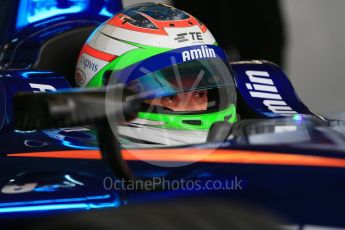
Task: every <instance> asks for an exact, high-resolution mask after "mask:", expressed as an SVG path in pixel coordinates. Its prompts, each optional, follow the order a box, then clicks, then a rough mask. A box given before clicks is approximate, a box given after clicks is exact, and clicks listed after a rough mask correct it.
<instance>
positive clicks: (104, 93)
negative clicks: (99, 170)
mask: <svg viewBox="0 0 345 230" xmlns="http://www.w3.org/2000/svg"><path fill="white" fill-rule="evenodd" d="M128 94H131V92H130V91H129V90H128V89H126V88H125V87H123V86H122V85H117V86H113V87H107V88H100V89H70V90H65V91H58V92H50V93H18V94H17V95H16V96H15V98H14V123H15V128H16V129H19V130H33V129H36V130H37V129H51V128H63V127H77V126H94V127H95V128H96V130H97V137H98V143H99V147H100V150H101V153H102V158H103V160H105V161H106V162H107V163H108V164H109V165H110V167H111V168H112V169H113V171H114V172H115V174H116V176H118V177H119V178H121V179H125V180H134V176H133V174H132V173H131V171H130V169H129V167H128V166H127V163H126V162H125V161H124V159H123V158H122V155H121V147H120V143H119V142H118V140H117V138H116V135H115V134H114V132H113V131H114V130H115V131H116V127H115V129H112V127H111V126H110V125H114V126H116V124H109V122H108V119H107V116H112V117H116V119H115V120H116V121H117V122H123V121H128V120H132V119H134V118H135V117H136V115H137V113H138V111H139V109H140V106H141V102H140V101H137V100H132V101H126V102H124V101H123V95H128ZM109 95H110V97H109Z"/></svg>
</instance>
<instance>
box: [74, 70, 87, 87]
mask: <svg viewBox="0 0 345 230" xmlns="http://www.w3.org/2000/svg"><path fill="white" fill-rule="evenodd" d="M85 81H86V76H85V73H84V71H82V70H81V69H80V68H77V73H76V77H75V82H76V84H77V85H80V86H81V85H84V84H85Z"/></svg>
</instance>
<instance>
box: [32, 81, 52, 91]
mask: <svg viewBox="0 0 345 230" xmlns="http://www.w3.org/2000/svg"><path fill="white" fill-rule="evenodd" d="M29 85H30V87H31V88H32V89H34V90H33V92H34V93H38V92H50V91H56V88H55V87H54V86H52V85H46V84H36V83H29Z"/></svg>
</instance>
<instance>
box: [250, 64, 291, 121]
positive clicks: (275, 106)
mask: <svg viewBox="0 0 345 230" xmlns="http://www.w3.org/2000/svg"><path fill="white" fill-rule="evenodd" d="M246 75H247V76H248V78H249V80H250V83H246V88H247V89H248V90H249V94H250V96H252V97H254V98H261V99H264V100H263V101H262V103H263V104H264V105H265V106H266V107H267V109H268V110H270V111H272V112H273V113H277V114H281V115H287V114H296V113H297V112H296V111H294V110H293V109H292V108H291V107H290V106H288V104H287V103H286V101H284V99H283V98H282V96H281V94H280V93H279V92H278V89H277V87H276V86H275V85H274V82H273V81H272V79H271V77H270V75H269V73H268V72H266V71H252V70H248V71H246Z"/></svg>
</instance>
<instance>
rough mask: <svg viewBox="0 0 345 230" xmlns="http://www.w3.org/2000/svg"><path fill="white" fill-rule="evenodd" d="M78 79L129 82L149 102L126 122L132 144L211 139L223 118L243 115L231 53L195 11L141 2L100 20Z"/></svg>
mask: <svg viewBox="0 0 345 230" xmlns="http://www.w3.org/2000/svg"><path fill="white" fill-rule="evenodd" d="M75 79H76V84H77V85H79V86H80V87H101V86H104V85H112V84H119V83H121V84H125V85H126V86H127V87H128V88H130V89H132V90H133V91H135V92H136V95H137V97H139V98H140V99H141V100H142V101H143V105H144V106H143V109H142V111H141V112H140V113H139V114H138V118H137V119H135V120H134V121H132V122H130V123H128V124H125V125H123V126H121V127H119V134H120V136H121V138H123V142H124V143H125V144H127V145H135V147H137V146H146V145H158V146H160V145H183V144H190V143H198V142H199V143H200V142H204V141H205V140H206V136H207V132H208V130H209V129H210V127H211V126H212V124H214V123H215V122H217V121H227V122H230V123H233V122H235V121H236V119H237V118H236V89H235V83H234V81H233V77H232V75H231V69H230V66H229V62H228V59H227V56H226V54H225V52H224V51H223V50H222V49H221V48H220V47H219V46H217V43H216V41H215V39H214V37H213V36H212V34H211V32H210V31H209V30H208V29H207V28H206V26H205V25H204V24H202V23H201V22H200V21H198V20H197V19H196V18H194V17H193V16H192V15H190V14H188V13H186V12H184V11H182V10H179V9H176V8H174V7H171V6H168V5H163V4H156V3H141V4H137V5H133V6H131V7H129V8H126V9H124V10H123V11H122V12H120V13H118V14H116V15H115V16H113V17H112V18H110V19H109V20H108V21H106V22H105V23H103V24H102V25H100V26H99V27H98V28H97V29H96V30H95V31H94V32H93V33H92V34H91V35H90V36H89V38H88V39H87V41H86V44H85V45H84V46H83V48H82V50H81V52H80V55H79V58H78V63H77V68H76V76H75Z"/></svg>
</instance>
